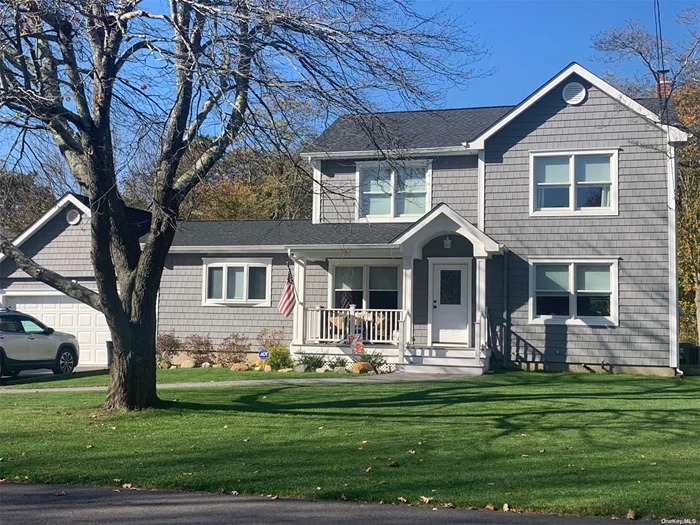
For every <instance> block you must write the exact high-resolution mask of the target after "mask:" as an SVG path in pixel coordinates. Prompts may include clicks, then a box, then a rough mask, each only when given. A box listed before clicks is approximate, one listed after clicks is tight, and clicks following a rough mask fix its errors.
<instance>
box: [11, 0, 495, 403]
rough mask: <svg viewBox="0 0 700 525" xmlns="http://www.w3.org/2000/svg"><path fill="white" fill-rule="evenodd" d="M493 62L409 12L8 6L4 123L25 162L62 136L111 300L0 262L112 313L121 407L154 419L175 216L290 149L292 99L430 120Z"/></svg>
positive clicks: (284, 0)
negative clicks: (39, 144)
mask: <svg viewBox="0 0 700 525" xmlns="http://www.w3.org/2000/svg"><path fill="white" fill-rule="evenodd" d="M161 5H164V6H166V7H163V8H161V7H158V6H161ZM482 56H483V49H482V48H481V47H480V46H479V45H478V43H477V41H475V39H474V38H472V37H471V36H470V35H469V34H467V32H466V31H465V30H463V29H460V26H459V25H458V23H457V21H455V20H451V19H449V18H448V17H447V16H446V15H445V13H444V12H438V13H436V14H430V15H424V14H421V13H419V12H416V11H415V10H413V9H412V8H411V7H409V6H408V5H407V4H405V3H403V2H402V1H401V0H168V1H167V2H162V3H160V2H157V3H155V2H145V1H141V0H51V1H49V0H4V1H3V2H1V3H0V124H1V125H3V126H4V132H5V133H9V132H13V131H14V132H16V137H17V138H16V139H15V141H14V142H13V143H14V144H17V145H18V146H17V147H16V148H15V149H14V150H13V151H14V154H16V155H21V152H22V147H21V145H22V144H24V143H25V142H26V139H27V137H33V136H43V137H50V138H51V139H52V141H53V143H54V144H55V146H56V147H57V148H58V150H59V151H60V152H61V154H62V156H63V158H64V159H65V161H66V163H67V165H68V166H69V168H70V172H71V174H72V176H73V178H74V179H75V181H76V182H77V183H78V185H79V186H80V189H81V191H83V192H84V193H85V194H86V195H87V196H88V197H89V199H90V206H91V209H92V215H91V230H92V249H91V257H92V262H93V266H94V271H95V279H96V284H97V289H98V291H97V292H94V291H92V290H90V289H88V288H85V287H83V286H81V285H79V284H77V283H73V282H71V281H70V280H69V279H66V278H64V277H62V276H61V275H58V274H56V273H55V272H52V271H50V270H49V269H47V268H43V267H42V266H40V265H38V264H37V263H35V262H34V261H32V260H31V259H29V258H27V257H26V256H25V255H24V254H23V253H22V251H21V250H19V249H18V248H17V247H14V246H13V245H12V244H11V243H10V242H9V241H8V240H7V239H6V238H0V249H1V250H2V251H3V252H4V253H5V254H6V255H7V256H8V257H9V258H10V259H12V260H13V261H14V262H15V263H16V264H17V266H18V267H19V268H21V269H22V270H24V271H25V272H26V273H28V274H29V275H30V276H32V277H34V278H35V279H38V280H39V281H42V282H44V283H46V284H48V285H50V286H52V287H54V288H56V289H57V290H60V291H61V292H63V293H65V294H67V295H69V296H70V297H73V298H75V299H77V300H79V301H82V302H84V303H86V304H88V305H90V306H91V307H93V308H96V309H98V310H100V311H102V312H103V313H104V315H105V317H106V319H107V323H108V325H109V328H110V332H111V335H112V340H113V342H114V361H113V364H112V369H111V373H110V381H109V387H108V392H107V402H106V404H107V407H110V408H125V409H139V408H144V407H148V406H153V405H155V404H157V403H158V397H157V395H156V385H155V353H154V345H155V326H156V323H155V305H156V293H157V290H158V287H159V283H160V279H161V274H162V271H163V266H164V262H165V257H166V255H167V253H168V250H169V247H170V245H171V243H172V240H173V236H174V234H175V228H176V218H177V216H178V212H179V208H180V205H181V203H182V202H183V200H184V199H185V198H186V197H187V195H188V194H189V193H190V192H191V191H192V189H193V188H194V187H195V186H196V185H197V184H198V182H199V181H200V180H202V179H204V178H206V176H207V174H208V173H209V172H210V170H211V169H212V167H213V166H214V165H215V163H216V162H217V161H218V160H219V159H221V158H222V157H223V156H224V154H225V153H226V151H227V150H228V149H229V148H230V147H231V146H235V147H244V146H245V145H247V144H257V145H262V146H264V147H269V148H271V149H281V150H284V143H283V141H284V140H288V137H285V136H284V135H283V134H280V133H279V132H278V123H280V122H284V121H285V120H286V111H285V108H286V107H288V106H289V104H288V101H290V100H291V101H299V102H303V103H306V104H311V105H313V106H317V107H321V108H326V109H327V111H328V112H329V114H330V115H337V114H338V113H342V112H344V113H358V112H367V111H371V110H373V109H376V107H377V105H378V104H383V103H386V102H387V101H389V102H393V103H398V102H401V103H404V104H408V105H413V106H420V107H425V106H428V105H430V104H432V103H434V102H435V101H436V100H437V99H438V98H439V96H440V95H441V94H442V93H444V91H445V86H446V85H448V84H454V83H460V82H461V83H465V82H468V81H469V79H471V78H473V77H474V74H475V73H474V71H473V69H472V67H473V66H472V64H473V62H474V61H475V60H477V59H479V58H481V57H482ZM288 129H289V128H288V127H285V130H288ZM205 138H206V140H204V139H205ZM201 143H206V145H207V146H206V148H203V150H202V151H200V152H198V153H197V154H196V155H195V158H194V159H193V161H192V162H191V163H189V164H188V166H187V167H186V168H184V169H183V168H182V162H183V158H185V156H186V155H188V154H192V151H193V146H194V145H196V144H201ZM144 144H155V145H156V146H157V147H156V151H157V156H156V159H157V160H156V166H155V170H154V175H153V182H152V190H151V195H150V201H151V202H152V205H151V208H150V211H151V212H152V219H151V224H150V231H149V233H148V235H147V237H146V238H145V240H144V241H143V245H140V244H139V239H138V238H137V236H136V234H135V233H134V232H133V229H130V228H129V227H128V225H127V209H126V207H125V204H124V202H123V200H122V198H121V196H120V193H119V191H118V178H119V174H120V173H122V172H123V170H124V169H125V166H128V165H129V163H130V162H132V161H133V160H135V159H137V157H138V152H139V151H143V148H142V146H143V145H144Z"/></svg>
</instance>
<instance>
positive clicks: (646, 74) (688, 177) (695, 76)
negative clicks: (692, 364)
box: [593, 9, 700, 343]
mask: <svg viewBox="0 0 700 525" xmlns="http://www.w3.org/2000/svg"><path fill="white" fill-rule="evenodd" d="M699 21H700V16H699V12H698V10H697V9H691V10H688V11H684V12H683V13H681V14H680V15H679V16H678V17H677V20H676V22H677V23H678V24H681V25H683V26H685V27H686V28H687V32H686V37H685V38H684V39H682V40H680V41H677V42H670V41H668V40H663V39H660V38H658V37H657V36H656V34H652V33H651V32H650V31H648V30H647V29H646V28H645V27H644V26H643V25H642V24H641V23H640V22H639V21H636V20H629V21H627V22H626V23H625V24H624V25H622V26H621V27H616V28H612V29H608V30H606V31H603V32H602V33H600V34H599V35H597V36H595V37H594V39H593V47H594V49H595V50H596V51H598V52H599V53H600V55H599V56H600V57H601V59H602V60H604V61H606V62H608V63H619V62H628V61H636V62H637V63H638V64H640V66H642V69H641V70H640V71H638V72H637V73H636V74H635V75H633V76H631V77H627V78H620V77H618V76H615V75H611V78H610V79H611V81H612V82H614V83H616V84H617V85H619V86H620V87H621V89H622V90H623V91H624V92H625V93H629V94H631V95H633V96H634V95H645V96H651V97H657V98H658V99H659V107H660V108H661V117H662V119H664V120H666V121H667V122H669V121H670V120H671V119H673V118H674V115H673V114H672V113H671V112H669V111H668V109H669V101H673V106H674V108H675V110H676V113H677V117H678V119H679V120H680V127H682V128H683V129H684V130H685V131H686V132H688V133H689V134H690V136H691V138H690V140H689V142H688V143H687V144H686V145H685V147H683V148H681V149H676V161H677V164H678V176H677V181H676V188H675V195H676V211H677V224H678V277H679V302H680V306H681V308H682V310H683V312H684V315H683V316H682V317H681V338H682V339H683V340H687V341H694V342H696V343H697V342H700V143H699V142H698V141H699V140H700V120H699V119H700V32H698V31H697V29H696V28H697V27H698V22H699ZM660 70H668V72H667V73H660ZM664 80H667V81H668V82H669V84H667V85H668V87H669V89H668V90H667V91H665V90H663V89H657V86H658V85H659V82H663V81H664ZM671 123H672V124H674V125H675V124H676V123H675V122H671Z"/></svg>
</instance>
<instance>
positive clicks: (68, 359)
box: [53, 348, 75, 375]
mask: <svg viewBox="0 0 700 525" xmlns="http://www.w3.org/2000/svg"><path fill="white" fill-rule="evenodd" d="M74 368H75V353H73V350H69V349H68V348H61V349H60V350H59V351H58V356H57V357H56V364H55V365H54V367H53V373H54V374H56V375H58V374H70V373H71V372H73V369H74Z"/></svg>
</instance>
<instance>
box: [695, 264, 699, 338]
mask: <svg viewBox="0 0 700 525" xmlns="http://www.w3.org/2000/svg"><path fill="white" fill-rule="evenodd" d="M695 332H696V335H697V341H696V342H697V344H698V345H700V273H696V274H695Z"/></svg>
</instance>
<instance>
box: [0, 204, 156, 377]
mask: <svg viewBox="0 0 700 525" xmlns="http://www.w3.org/2000/svg"><path fill="white" fill-rule="evenodd" d="M129 211H130V214H131V216H130V217H129V220H130V222H132V221H133V227H135V228H138V229H139V230H141V231H144V230H147V229H148V227H149V224H150V214H148V212H142V211H139V210H129ZM14 244H15V245H16V246H21V248H22V250H23V251H24V253H25V254H26V255H28V256H29V257H31V258H32V259H33V260H34V261H36V262H37V263H38V264H40V265H42V266H44V267H45V268H48V269H49V270H53V271H54V272H57V273H59V274H60V275H62V276H64V277H66V278H68V279H71V280H74V281H76V282H79V283H80V284H82V285H83V286H85V287H87V288H91V289H93V290H94V289H95V279H94V275H93V269H92V262H91V260H90V246H91V237H90V208H89V202H88V200H87V199H86V198H85V197H82V196H80V195H74V194H72V193H69V194H67V195H65V196H64V197H63V198H61V200H59V202H58V203H57V204H56V205H55V206H54V207H53V208H51V209H50V210H49V211H48V212H46V214H45V215H44V216H43V217H42V218H41V219H39V220H38V221H37V222H35V223H34V224H33V225H32V226H31V227H29V228H28V229H27V230H26V231H25V232H24V233H22V234H21V235H20V236H19V237H17V239H15V240H14ZM0 306H9V307H11V308H12V309H15V310H18V311H20V312H23V313H26V314H28V315H31V316H33V317H36V318H37V319H39V320H40V321H41V322H42V323H44V324H45V325H47V326H50V327H51V328H53V329H55V330H57V331H59V332H66V333H69V334H73V335H74V336H75V337H76V338H77V339H78V343H79V344H80V365H93V366H95V365H96V366H106V365H107V350H106V347H105V342H106V341H107V340H109V339H110V334H109V329H108V327H107V322H106V321H105V318H104V315H102V314H101V313H100V312H98V311H97V310H94V309H93V308H91V307H89V306H87V305H86V304H83V303H81V302H79V301H76V300H74V299H71V298H70V297H67V296H65V295H63V294H62V293H60V292H58V291H56V290H54V289H53V288H51V287H50V286H47V285H45V284H43V283H40V282H37V281H35V280H34V279H32V278H31V277H29V276H28V275H27V274H25V273H24V272H23V271H21V270H19V269H18V268H17V266H15V264H14V262H12V261H11V260H10V259H7V258H6V257H5V256H4V255H2V254H0Z"/></svg>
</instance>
